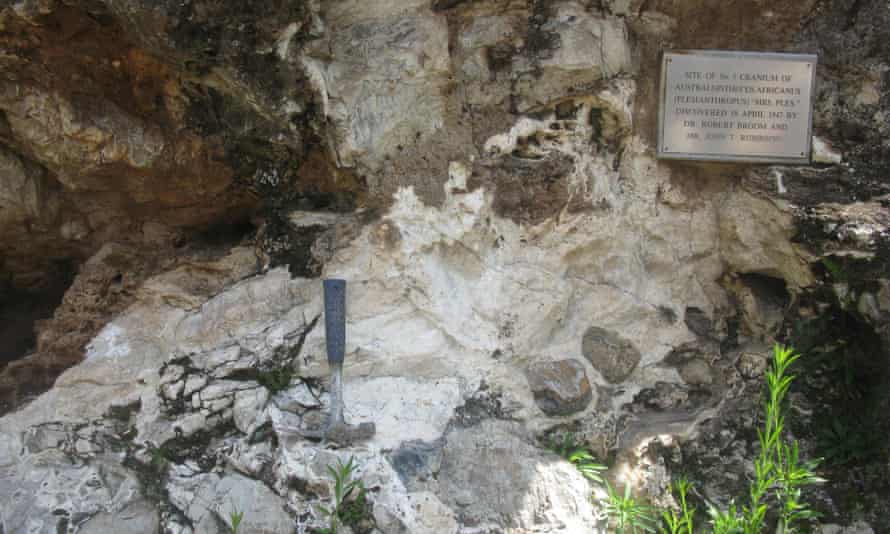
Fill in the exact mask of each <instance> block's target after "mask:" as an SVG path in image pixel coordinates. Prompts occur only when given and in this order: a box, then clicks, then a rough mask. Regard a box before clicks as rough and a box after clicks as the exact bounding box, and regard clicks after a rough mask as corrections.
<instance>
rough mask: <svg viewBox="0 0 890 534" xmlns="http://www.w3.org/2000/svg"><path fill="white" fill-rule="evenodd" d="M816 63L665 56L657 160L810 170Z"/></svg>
mask: <svg viewBox="0 0 890 534" xmlns="http://www.w3.org/2000/svg"><path fill="white" fill-rule="evenodd" d="M817 59H818V58H817V57H816V56H815V55H811V54H775V53H759V52H728V51H712V50H677V51H670V52H665V53H664V56H663V58H662V65H661V89H660V95H661V107H660V110H659V116H658V157H659V158H666V159H692V160H710V161H742V162H755V163H809V162H810V155H811V147H812V143H811V137H812V119H813V102H812V100H813V94H814V90H813V87H814V83H815V79H816V77H815V74H816V61H817Z"/></svg>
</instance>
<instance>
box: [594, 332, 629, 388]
mask: <svg viewBox="0 0 890 534" xmlns="http://www.w3.org/2000/svg"><path fill="white" fill-rule="evenodd" d="M581 352H582V353H583V354H584V357H585V358H587V361H589V362H590V364H591V365H592V366H593V368H594V369H596V370H597V371H598V372H599V373H600V375H602V377H603V378H605V379H606V380H607V381H608V382H611V383H613V384H617V383H620V382H623V381H625V380H627V378H628V377H629V376H630V374H631V373H632V372H633V370H634V368H636V366H637V364H638V363H639V362H640V358H641V355H640V352H639V351H638V350H637V349H636V348H635V347H634V346H633V344H631V343H630V342H629V341H627V340H626V339H624V338H622V337H621V336H620V335H618V334H616V333H615V332H610V331H608V330H605V329H603V328H600V327H597V326H591V327H590V328H588V329H587V330H586V331H585V332H584V337H583V338H582V340H581Z"/></svg>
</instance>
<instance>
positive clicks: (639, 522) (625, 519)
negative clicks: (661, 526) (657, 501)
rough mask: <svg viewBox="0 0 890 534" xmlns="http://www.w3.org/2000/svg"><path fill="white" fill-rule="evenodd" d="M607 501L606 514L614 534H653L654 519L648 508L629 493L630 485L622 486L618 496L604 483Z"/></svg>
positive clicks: (610, 486) (609, 485)
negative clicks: (622, 491)
mask: <svg viewBox="0 0 890 534" xmlns="http://www.w3.org/2000/svg"><path fill="white" fill-rule="evenodd" d="M605 486H606V492H607V493H608V496H609V500H608V502H607V503H606V514H607V515H608V516H609V518H610V520H611V522H612V524H613V525H614V527H615V533H616V534H631V533H632V534H636V533H637V532H655V517H654V514H653V510H652V508H651V507H650V506H648V505H645V504H643V503H641V502H640V501H638V500H637V499H636V498H635V497H634V496H633V495H632V494H631V492H630V484H627V485H625V486H624V493H623V494H620V493H618V492H617V491H615V489H614V488H613V487H612V485H611V484H609V483H608V482H606V484H605Z"/></svg>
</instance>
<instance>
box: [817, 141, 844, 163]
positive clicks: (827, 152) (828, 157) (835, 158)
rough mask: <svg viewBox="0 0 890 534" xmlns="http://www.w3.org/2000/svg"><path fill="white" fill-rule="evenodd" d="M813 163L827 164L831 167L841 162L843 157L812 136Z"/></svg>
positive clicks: (824, 142) (826, 142) (825, 142)
mask: <svg viewBox="0 0 890 534" xmlns="http://www.w3.org/2000/svg"><path fill="white" fill-rule="evenodd" d="M813 161H814V162H815V163H829V164H832V165H837V164H838V163H840V162H841V161H843V156H842V155H841V153H840V152H838V151H837V150H835V149H834V148H832V146H831V145H830V144H829V143H828V141H826V140H825V139H822V138H821V137H819V136H817V135H814V136H813Z"/></svg>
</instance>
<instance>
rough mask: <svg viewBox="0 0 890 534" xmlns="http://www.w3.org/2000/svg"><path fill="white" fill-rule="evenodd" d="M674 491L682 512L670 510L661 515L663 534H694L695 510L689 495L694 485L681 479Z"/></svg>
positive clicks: (675, 485)
mask: <svg viewBox="0 0 890 534" xmlns="http://www.w3.org/2000/svg"><path fill="white" fill-rule="evenodd" d="M673 486H674V489H675V490H676V491H677V495H678V497H679V498H680V511H679V513H678V512H677V510H674V509H670V510H664V511H663V512H662V513H661V520H662V523H663V525H662V526H661V527H659V529H658V530H659V532H661V533H662V534H693V532H694V531H695V521H694V519H695V508H694V507H690V506H689V503H688V502H687V495H688V493H689V490H690V489H691V488H692V484H690V483H689V480H688V479H687V478H686V477H681V478H680V479H679V480H677V481H676V482H675V483H674V485H673Z"/></svg>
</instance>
